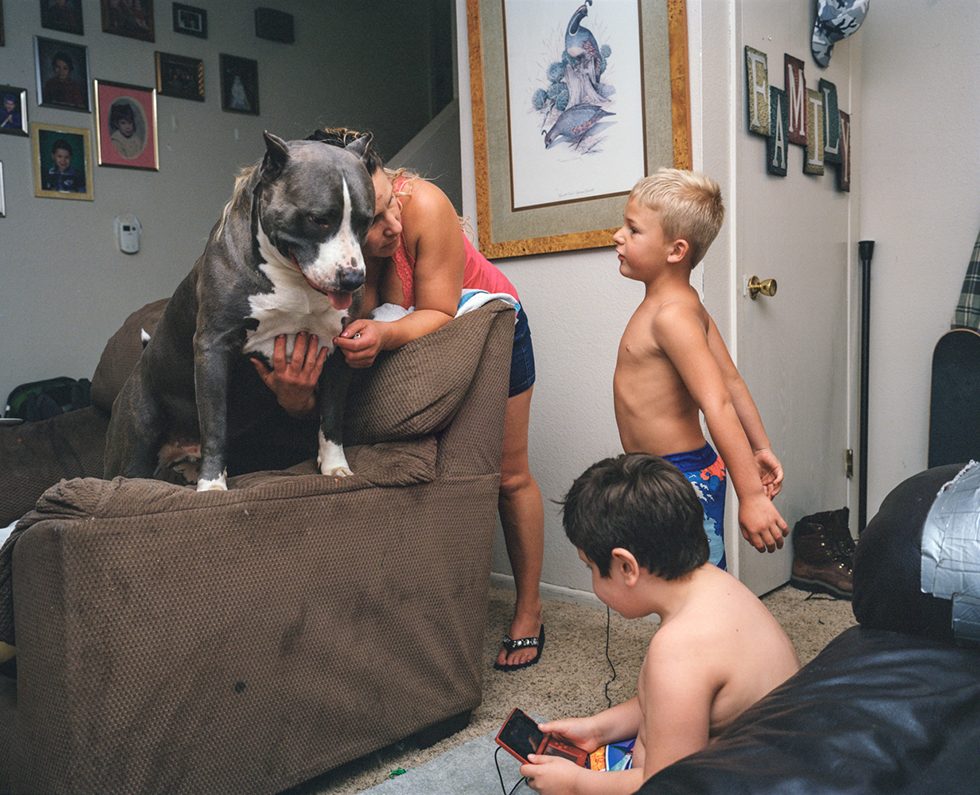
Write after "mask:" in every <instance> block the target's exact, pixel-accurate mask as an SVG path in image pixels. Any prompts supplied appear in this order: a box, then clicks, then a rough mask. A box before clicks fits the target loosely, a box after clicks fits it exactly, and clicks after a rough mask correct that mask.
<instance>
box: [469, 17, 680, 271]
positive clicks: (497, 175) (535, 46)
mask: <svg viewBox="0 0 980 795" xmlns="http://www.w3.org/2000/svg"><path fill="white" fill-rule="evenodd" d="M566 5H567V8H566ZM467 19H468V21H469V58H470V81H471V86H470V89H471V96H472V97H473V143H474V151H475V161H476V166H477V174H476V189H477V224H478V231H479V244H480V250H481V251H482V252H483V253H484V254H486V255H487V256H488V257H512V256H520V255H526V254H539V253H546V252H553V251H568V250H574V249H585V248H596V247H600V246H610V245H612V234H613V232H614V231H615V230H616V229H617V228H618V227H619V226H620V225H621V224H622V217H623V206H624V203H625V199H626V196H627V194H628V193H629V191H630V189H631V188H632V187H633V185H634V184H635V183H636V181H637V180H639V179H640V178H641V177H642V176H644V175H645V174H648V173H651V172H652V171H655V170H656V169H657V168H659V167H661V166H678V167H682V168H690V164H691V143H690V140H691V135H690V108H689V105H690V100H689V92H688V86H687V17H686V8H685V0H604V1H603V3H602V4H601V5H600V4H597V5H593V4H580V3H579V2H578V1H577V0H569V2H568V3H567V4H565V3H556V2H553V0H467ZM567 31H575V32H574V33H572V34H568V35H566V32H567ZM501 42H503V43H504V46H500V43H501Z"/></svg>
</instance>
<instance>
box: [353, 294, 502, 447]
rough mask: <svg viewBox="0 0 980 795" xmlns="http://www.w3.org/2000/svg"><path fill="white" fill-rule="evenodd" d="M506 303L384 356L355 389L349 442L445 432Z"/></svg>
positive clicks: (495, 303) (360, 376)
mask: <svg viewBox="0 0 980 795" xmlns="http://www.w3.org/2000/svg"><path fill="white" fill-rule="evenodd" d="M499 312H513V309H512V308H511V307H510V306H509V305H507V304H506V303H504V302H503V301H492V302H490V303H489V304H487V305H485V306H483V307H481V308H480V309H476V310H474V311H472V312H467V313H466V314H464V315H461V316H460V317H457V318H455V319H454V320H452V321H450V322H449V323H447V324H446V325H445V326H443V327H442V328H441V329H439V330H438V331H435V332H433V333H432V334H427V335H426V336H424V337H420V338H419V339H416V340H413V341H412V342H409V343H408V344H407V345H404V346H402V347H401V348H399V349H398V350H396V351H391V352H390V353H386V354H384V355H383V356H381V357H379V358H378V360H377V361H376V362H375V364H374V366H373V367H372V368H370V369H369V370H364V371H358V373H357V375H356V377H355V380H354V383H353V384H352V385H351V391H350V398H349V401H348V413H347V418H346V422H345V437H344V438H345V439H346V440H348V441H349V442H350V443H352V444H370V443H373V442H379V441H385V440H397V439H411V438H413V437H418V436H422V435H424V434H427V433H433V432H435V431H438V430H441V429H442V428H444V427H445V426H446V425H447V424H448V422H449V420H450V419H451V418H452V417H453V415H454V414H455V413H456V409H457V408H458V407H459V404H460V401H462V399H463V396H464V395H465V394H466V392H467V390H468V389H469V387H470V382H471V381H472V380H473V374H474V373H475V372H476V368H477V365H478V364H479V362H480V356H481V354H482V353H483V346H484V344H485V343H486V338H487V331H488V329H489V328H490V325H491V324H492V323H493V319H494V317H495V316H496V315H497V314H498V313H499Z"/></svg>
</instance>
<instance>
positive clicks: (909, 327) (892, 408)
mask: <svg viewBox="0 0 980 795" xmlns="http://www.w3.org/2000/svg"><path fill="white" fill-rule="evenodd" d="M858 36H860V37H861V39H862V41H861V47H862V50H863V53H862V54H863V74H862V77H861V79H862V83H863V102H862V107H861V109H860V111H861V114H862V116H863V121H862V139H861V146H860V150H859V151H858V153H857V159H856V161H855V162H856V166H857V167H858V168H860V169H861V171H862V176H863V186H862V191H863V193H862V197H861V236H862V238H864V239H869V240H874V241H875V252H874V260H873V263H872V266H871V290H870V293H871V343H870V359H869V360H870V377H869V381H870V393H869V422H868V447H869V459H870V462H871V467H870V469H869V477H868V518H869V519H870V517H871V516H873V515H874V512H875V511H876V510H877V508H878V506H879V505H880V503H881V500H882V499H883V498H884V497H885V495H886V494H887V493H888V492H889V491H891V489H892V488H894V487H895V486H897V485H898V484H899V483H900V482H901V481H902V480H904V479H905V478H907V477H909V476H910V475H913V474H915V473H916V472H918V471H920V470H922V469H925V467H926V464H927V460H928V459H927V455H928V438H929V425H928V422H929V391H930V368H931V366H932V349H933V347H934V346H935V344H936V342H937V341H938V340H939V338H940V336H942V334H943V333H944V332H945V331H947V330H948V329H949V324H950V322H951V320H952V316H953V311H954V309H955V306H956V302H957V299H958V298H959V294H960V288H961V287H962V284H963V276H964V275H965V273H966V266H967V263H968V262H969V259H970V255H971V253H972V251H973V244H974V242H975V241H976V238H977V232H978V228H980V132H978V131H980V90H978V88H977V76H978V75H980V54H978V50H977V41H980V4H978V3H976V2H974V0H933V1H932V2H928V3H921V2H920V3H887V4H886V3H873V4H872V9H871V12H870V13H869V14H868V20H867V22H866V23H865V25H864V27H862V28H861V31H860V32H859V33H858ZM963 410H964V411H967V412H969V411H973V412H976V411H980V395H978V396H977V401H976V403H974V405H973V406H964V407H963Z"/></svg>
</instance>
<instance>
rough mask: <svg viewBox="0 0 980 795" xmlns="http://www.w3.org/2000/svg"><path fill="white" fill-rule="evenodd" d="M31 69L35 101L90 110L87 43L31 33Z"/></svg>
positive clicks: (57, 106)
mask: <svg viewBox="0 0 980 795" xmlns="http://www.w3.org/2000/svg"><path fill="white" fill-rule="evenodd" d="M34 73H35V75H36V77H37V104H38V105H41V106H42V107H44V106H49V107H52V108H65V109H66V110H79V111H82V112H83V113H89V112H91V110H92V103H91V100H90V98H89V91H88V48H87V47H83V46H82V45H81V44H71V43H70V42H67V41H57V40H56V39H46V38H44V37H43V36H35V37H34Z"/></svg>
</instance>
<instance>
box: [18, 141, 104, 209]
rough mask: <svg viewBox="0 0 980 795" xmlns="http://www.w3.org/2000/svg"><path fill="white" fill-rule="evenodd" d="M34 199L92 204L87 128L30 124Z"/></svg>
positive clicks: (90, 158)
mask: <svg viewBox="0 0 980 795" xmlns="http://www.w3.org/2000/svg"><path fill="white" fill-rule="evenodd" d="M31 152H32V155H33V158H32V159H33V168H34V195H35V196H40V197H42V198H47V199H83V200H86V201H92V143H91V138H90V137H89V131H88V130H87V129H86V128H84V127H61V126H57V125H51V124H38V123H37V122H33V123H32V124H31Z"/></svg>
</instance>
